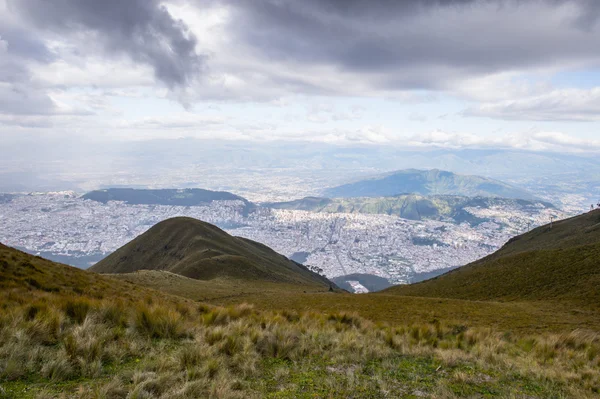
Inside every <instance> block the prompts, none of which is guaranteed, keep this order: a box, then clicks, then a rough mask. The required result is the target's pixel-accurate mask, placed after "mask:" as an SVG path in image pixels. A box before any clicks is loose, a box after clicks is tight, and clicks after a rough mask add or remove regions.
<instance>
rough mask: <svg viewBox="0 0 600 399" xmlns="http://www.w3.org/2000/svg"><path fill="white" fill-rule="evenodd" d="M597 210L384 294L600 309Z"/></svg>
mask: <svg viewBox="0 0 600 399" xmlns="http://www.w3.org/2000/svg"><path fill="white" fill-rule="evenodd" d="M598 286H600V210H594V211H591V212H588V213H584V214H582V215H578V216H574V217H571V218H568V219H564V220H560V221H556V222H553V223H552V224H547V225H544V226H540V227H538V228H536V229H533V230H531V231H530V232H528V233H525V234H522V235H520V236H516V237H513V238H512V239H511V240H509V241H508V242H507V243H506V244H505V245H504V246H503V247H502V248H500V249H499V250H498V251H496V252H495V253H493V254H491V255H488V256H486V257H484V258H482V259H479V260H477V261H475V262H472V263H470V264H468V265H465V266H462V267H459V268H457V269H454V270H451V271H449V272H448V273H446V274H443V275H441V276H437V277H435V278H432V279H430V280H427V281H423V282H420V283H415V284H411V285H405V286H394V287H392V288H389V289H387V290H385V291H383V292H386V293H388V294H397V295H405V296H425V297H440V298H455V299H468V300H500V301H519V300H557V301H565V300H566V301H571V302H573V303H577V304H579V305H581V306H585V307H600V290H598V288H597V287H598Z"/></svg>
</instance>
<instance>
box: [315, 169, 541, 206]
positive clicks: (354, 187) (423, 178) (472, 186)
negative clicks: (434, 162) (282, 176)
mask: <svg viewBox="0 0 600 399" xmlns="http://www.w3.org/2000/svg"><path fill="white" fill-rule="evenodd" d="M405 193H410V194H421V195H461V196H466V197H479V196H480V197H500V198H518V199H534V196H533V195H532V194H531V193H529V192H527V191H526V190H523V189H520V188H518V187H514V186H511V185H509V184H506V183H503V182H501V181H499V180H494V179H489V178H485V177H481V176H469V175H459V174H455V173H452V172H446V171H442V170H438V169H432V170H417V169H406V170H400V171H396V172H391V173H387V174H384V175H380V176H375V177H373V178H370V179H366V180H360V181H357V182H354V183H349V184H344V185H342V186H338V187H332V188H329V189H327V190H325V192H324V194H325V195H326V196H327V197H332V198H336V197H391V196H394V195H398V194H405Z"/></svg>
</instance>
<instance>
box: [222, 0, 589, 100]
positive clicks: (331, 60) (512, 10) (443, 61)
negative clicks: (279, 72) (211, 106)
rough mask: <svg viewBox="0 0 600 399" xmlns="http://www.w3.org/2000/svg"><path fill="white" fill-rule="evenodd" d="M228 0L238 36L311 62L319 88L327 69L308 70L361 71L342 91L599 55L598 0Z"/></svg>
mask: <svg viewBox="0 0 600 399" xmlns="http://www.w3.org/2000/svg"><path fill="white" fill-rule="evenodd" d="M224 3H225V4H227V5H228V6H229V7H230V8H231V12H230V14H231V17H230V19H229V25H228V29H227V34H228V35H230V36H231V42H233V43H242V44H243V45H245V46H247V47H248V48H250V49H251V53H252V54H255V56H259V57H261V58H263V59H264V60H269V61H270V62H275V63H280V64H281V65H286V66H288V67H289V68H291V69H296V68H299V69H304V70H305V72H306V73H305V76H306V78H305V81H307V82H312V83H314V84H315V85H316V86H317V87H319V86H320V87H323V86H324V85H320V84H319V83H318V82H317V79H321V78H322V75H315V74H312V73H310V69H311V68H320V69H321V70H322V69H327V68H331V70H330V72H331V73H338V74H346V75H349V76H354V77H355V78H354V79H345V81H344V83H343V84H340V85H339V86H338V87H337V90H339V91H340V92H347V91H348V90H349V89H351V87H352V86H355V85H360V82H361V81H363V82H364V81H367V82H368V83H369V88H370V90H371V91H380V92H381V91H394V90H415V89H420V90H445V89H447V88H448V87H450V86H451V85H452V83H453V82H460V81H461V80H463V79H471V78H472V77H473V76H486V75H490V74H495V73H498V72H500V71H505V70H527V69H531V68H539V67H541V66H547V65H549V64H553V65H556V64H563V65H564V64H576V63H579V62H581V63H588V62H597V61H598V60H600V56H599V54H600V35H599V32H598V30H597V29H595V25H594V24H595V18H594V17H593V15H594V13H596V12H597V10H598V9H599V7H598V6H597V5H596V2H592V1H571V2H569V1H534V2H522V1H517V0H506V1H501V0H498V1H491V0H490V1H475V0H473V1H469V0H464V1H422V2H403V1H386V0H375V1H369V2H364V1H349V2H346V1H317V0H308V1H301V2H298V1H292V0H277V1H275V0H262V1H260V0H259V1H252V2H236V1H230V2H227V1H225V2H224ZM534 15H535V18H532V16H534ZM584 16H585V17H586V18H587V19H589V21H587V22H585V23H584V21H582V18H583V17H584ZM584 26H587V27H589V26H592V28H589V29H584ZM475 37H476V40H475V39H474V38H475ZM306 68H308V70H306ZM310 76H314V77H315V78H317V79H314V80H312V79H310ZM359 76H360V78H358V77H359Z"/></svg>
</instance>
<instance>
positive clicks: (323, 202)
mask: <svg viewBox="0 0 600 399" xmlns="http://www.w3.org/2000/svg"><path fill="white" fill-rule="evenodd" d="M263 206H265V207H269V208H273V209H293V210H305V211H312V212H326V213H367V214H385V215H396V216H399V217H401V218H404V219H410V220H423V219H429V220H452V221H454V222H457V223H462V222H468V223H472V224H476V223H481V222H484V221H485V220H486V219H483V218H479V217H476V216H475V215H473V214H471V213H469V212H468V209H469V208H479V209H489V208H497V207H510V208H512V209H515V210H519V211H523V212H526V213H532V212H539V210H540V208H551V209H554V206H553V205H552V204H550V203H547V202H543V201H531V200H522V199H510V198H492V197H464V196H457V195H432V196H424V195H419V194H400V195H396V196H393V197H357V198H334V199H329V198H318V197H306V198H302V199H298V200H294V201H288V202H273V203H266V204H263Z"/></svg>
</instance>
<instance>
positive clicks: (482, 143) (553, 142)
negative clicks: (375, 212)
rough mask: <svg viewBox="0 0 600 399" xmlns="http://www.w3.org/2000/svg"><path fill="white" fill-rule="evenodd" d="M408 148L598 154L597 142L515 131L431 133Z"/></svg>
mask: <svg viewBox="0 0 600 399" xmlns="http://www.w3.org/2000/svg"><path fill="white" fill-rule="evenodd" d="M406 145H408V146H412V147H438V148H449V149H460V148H474V149H485V148H502V149H519V150H532V151H555V152H598V151H600V140H586V139H581V138H578V137H575V136H572V135H568V134H566V133H562V132H519V133H510V134H505V135H495V136H481V135H476V134H469V133H449V132H444V131H440V130H437V131H432V132H428V133H424V134H416V135H413V136H411V137H409V138H408V139H407V140H406Z"/></svg>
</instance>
